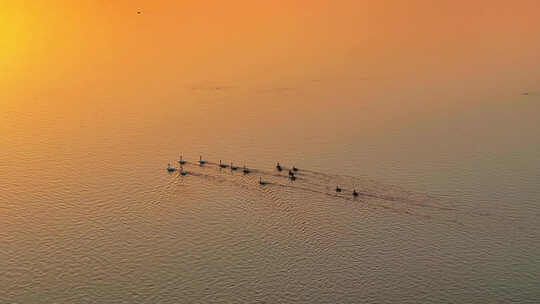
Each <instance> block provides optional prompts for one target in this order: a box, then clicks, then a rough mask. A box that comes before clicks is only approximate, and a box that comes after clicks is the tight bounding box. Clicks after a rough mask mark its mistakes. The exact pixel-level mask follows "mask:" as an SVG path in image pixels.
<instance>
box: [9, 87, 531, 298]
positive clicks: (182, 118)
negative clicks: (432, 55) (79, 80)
mask: <svg viewBox="0 0 540 304" xmlns="http://www.w3.org/2000/svg"><path fill="white" fill-rule="evenodd" d="M327 82H330V84H327ZM154 85H155V84H154ZM410 87H415V86H410ZM422 87H429V85H426V84H424V85H423V86H422ZM445 87H446V88H447V89H445V90H443V89H437V86H434V89H431V90H414V89H410V88H409V86H407V85H400V84H396V83H395V82H393V81H390V80H389V81H386V80H377V81H370V80H354V79H349V80H339V81H336V80H325V79H322V80H320V79H314V80H306V81H304V82H297V83H281V84H276V83H272V84H264V83H263V84H261V83H247V84H246V83H224V84H221V83H219V84H215V83H203V84H195V85H191V84H190V85H182V86H179V87H177V88H176V89H174V90H169V91H167V94H161V95H159V96H156V95H152V94H151V93H149V92H150V91H151V90H152V88H151V87H150V88H148V91H146V90H145V89H141V90H139V91H136V92H132V93H126V92H124V94H110V92H107V91H103V92H101V91H94V92H92V93H91V94H90V96H89V95H88V94H83V93H82V92H81V93H67V92H62V91H49V92H37V93H35V94H25V95H24V97H21V98H19V99H16V98H13V97H12V98H11V100H10V101H9V102H7V103H6V105H5V106H3V108H2V110H1V112H0V115H1V118H0V147H1V149H0V172H2V174H1V175H0V302H1V303H385V302H386V303H388V302H394V303H419V302H424V303H449V302H454V303H509V302H516V303H534V302H537V301H538V299H539V298H540V289H538V286H539V283H540V280H539V273H540V241H539V240H540V224H539V223H540V207H539V204H540V187H539V183H540V162H539V161H538V156H539V155H540V128H539V125H538V117H540V106H539V105H540V99H539V98H540V95H538V94H530V95H527V96H523V95H520V93H521V92H520V91H516V90H502V89H501V90H500V91H490V90H479V91H474V90H469V91H466V92H465V91H459V90H450V89H448V87H447V86H445ZM329 88H330V89H329ZM336 92H339V94H338V95H339V96H340V98H336V96H337V94H336ZM456 92H459V93H456ZM343 96H346V98H343ZM181 152H183V154H184V158H185V159H186V160H188V161H189V162H190V163H188V164H187V165H186V166H185V168H186V169H187V170H188V172H189V174H188V175H186V176H180V175H179V174H178V172H174V173H168V172H167V171H166V170H165V168H166V166H167V163H171V164H174V165H175V166H178V163H177V162H176V161H177V160H178V158H179V154H180V153H181ZM200 154H202V155H203V157H204V158H205V159H207V160H208V161H209V162H211V163H209V164H207V165H205V166H204V167H201V166H199V165H198V164H195V162H196V161H197V160H198V158H199V155H200ZM220 159H221V160H223V161H225V162H227V163H229V162H231V161H232V162H234V163H235V164H236V165H238V166H243V165H244V164H247V165H248V166H249V167H250V168H252V169H254V170H255V172H253V173H252V174H249V175H243V174H242V172H240V171H238V172H231V171H230V170H229V169H221V170H220V169H219V168H218V167H217V166H216V163H217V162H218V161H219V160H220ZM277 161H280V162H281V163H282V165H283V166H287V167H288V166H292V165H296V166H297V167H299V168H300V169H301V170H300V172H299V173H298V179H297V180H296V181H295V182H291V181H289V180H288V179H287V178H286V177H284V176H285V174H284V173H282V174H281V175H279V174H277V172H276V171H275V170H274V168H273V166H274V164H275V162H277ZM259 177H262V178H263V179H264V180H266V181H269V182H271V184H268V185H265V186H260V185H258V181H259ZM336 184H339V185H341V186H342V187H343V188H344V189H346V190H345V192H343V193H342V194H339V195H337V194H336V193H335V192H333V188H334V187H335V186H336ZM353 187H355V188H356V189H358V190H359V191H361V195H360V196H359V197H358V198H356V199H353V198H352V196H351V195H350V190H351V189H352V188H353Z"/></svg>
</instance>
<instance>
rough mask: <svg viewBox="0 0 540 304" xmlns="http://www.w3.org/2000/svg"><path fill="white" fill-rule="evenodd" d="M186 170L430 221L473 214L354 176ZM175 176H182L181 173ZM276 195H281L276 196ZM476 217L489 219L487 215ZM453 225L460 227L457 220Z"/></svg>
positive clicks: (210, 167)
mask: <svg viewBox="0 0 540 304" xmlns="http://www.w3.org/2000/svg"><path fill="white" fill-rule="evenodd" d="M183 167H184V169H186V171H187V174H186V176H182V177H189V176H197V177H199V178H204V179H206V180H209V181H213V182H217V183H227V184H230V185H234V186H237V187H243V188H248V189H250V190H256V189H261V188H264V189H265V190H268V189H273V190H271V191H274V192H275V191H279V189H291V190H298V191H303V192H306V193H312V194H314V195H321V196H325V197H329V198H332V199H339V200H343V201H349V202H354V203H361V204H367V205H368V206H376V207H380V208H383V209H386V210H391V211H395V212H399V213H401V214H408V215H413V216H419V217H423V218H428V219H429V218H432V214H421V212H420V211H422V210H433V211H436V212H438V213H441V212H443V213H448V212H450V213H455V214H456V215H457V214H460V215H463V214H466V215H470V212H469V213H464V212H460V210H458V208H456V207H455V206H454V205H453V204H452V203H451V202H448V201H446V200H444V199H442V198H437V197H435V196H432V195H428V194H426V193H421V192H414V191H409V190H406V189H403V188H401V187H398V186H392V185H385V184H382V183H380V182H377V181H374V180H369V179H361V178H358V177H354V176H348V175H342V174H332V173H325V172H318V171H314V170H307V169H299V170H298V171H297V172H294V174H295V176H296V180H295V181H292V180H290V178H289V168H286V167H282V168H283V170H282V171H278V170H276V169H274V170H263V169H257V168H249V170H250V173H248V174H245V173H243V172H242V170H243V166H238V170H235V171H233V170H231V168H230V167H229V165H227V167H225V168H221V167H220V166H219V163H214V162H208V161H207V162H206V163H205V164H203V165H200V164H198V162H197V163H191V162H190V163H188V162H186V163H185V164H184V165H183ZM175 174H176V175H180V174H179V173H175ZM259 178H262V180H264V182H265V184H264V185H260V184H259ZM337 185H339V186H340V188H341V189H342V192H336V191H335V187H336V186H337ZM353 190H356V191H357V192H358V196H357V197H354V196H353V195H352V192H353ZM275 195H279V194H278V193H275ZM476 215H483V216H486V215H487V214H485V213H484V214H476ZM450 221H451V222H453V223H458V224H459V222H458V221H457V220H456V219H452V220H450Z"/></svg>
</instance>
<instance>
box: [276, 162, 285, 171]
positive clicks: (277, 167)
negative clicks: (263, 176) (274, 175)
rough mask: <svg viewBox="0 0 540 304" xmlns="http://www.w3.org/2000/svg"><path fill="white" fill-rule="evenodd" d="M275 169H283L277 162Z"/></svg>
mask: <svg viewBox="0 0 540 304" xmlns="http://www.w3.org/2000/svg"><path fill="white" fill-rule="evenodd" d="M276 169H277V170H278V171H281V170H283V169H281V165H280V164H279V163H277V165H276Z"/></svg>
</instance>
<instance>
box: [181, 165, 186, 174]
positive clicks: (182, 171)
mask: <svg viewBox="0 0 540 304" xmlns="http://www.w3.org/2000/svg"><path fill="white" fill-rule="evenodd" d="M180 174H182V175H186V174H187V171H186V170H184V167H182V166H180Z"/></svg>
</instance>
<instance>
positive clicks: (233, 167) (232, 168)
mask: <svg viewBox="0 0 540 304" xmlns="http://www.w3.org/2000/svg"><path fill="white" fill-rule="evenodd" d="M236 169H238V167H236V166H233V164H232V162H231V170H236Z"/></svg>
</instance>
